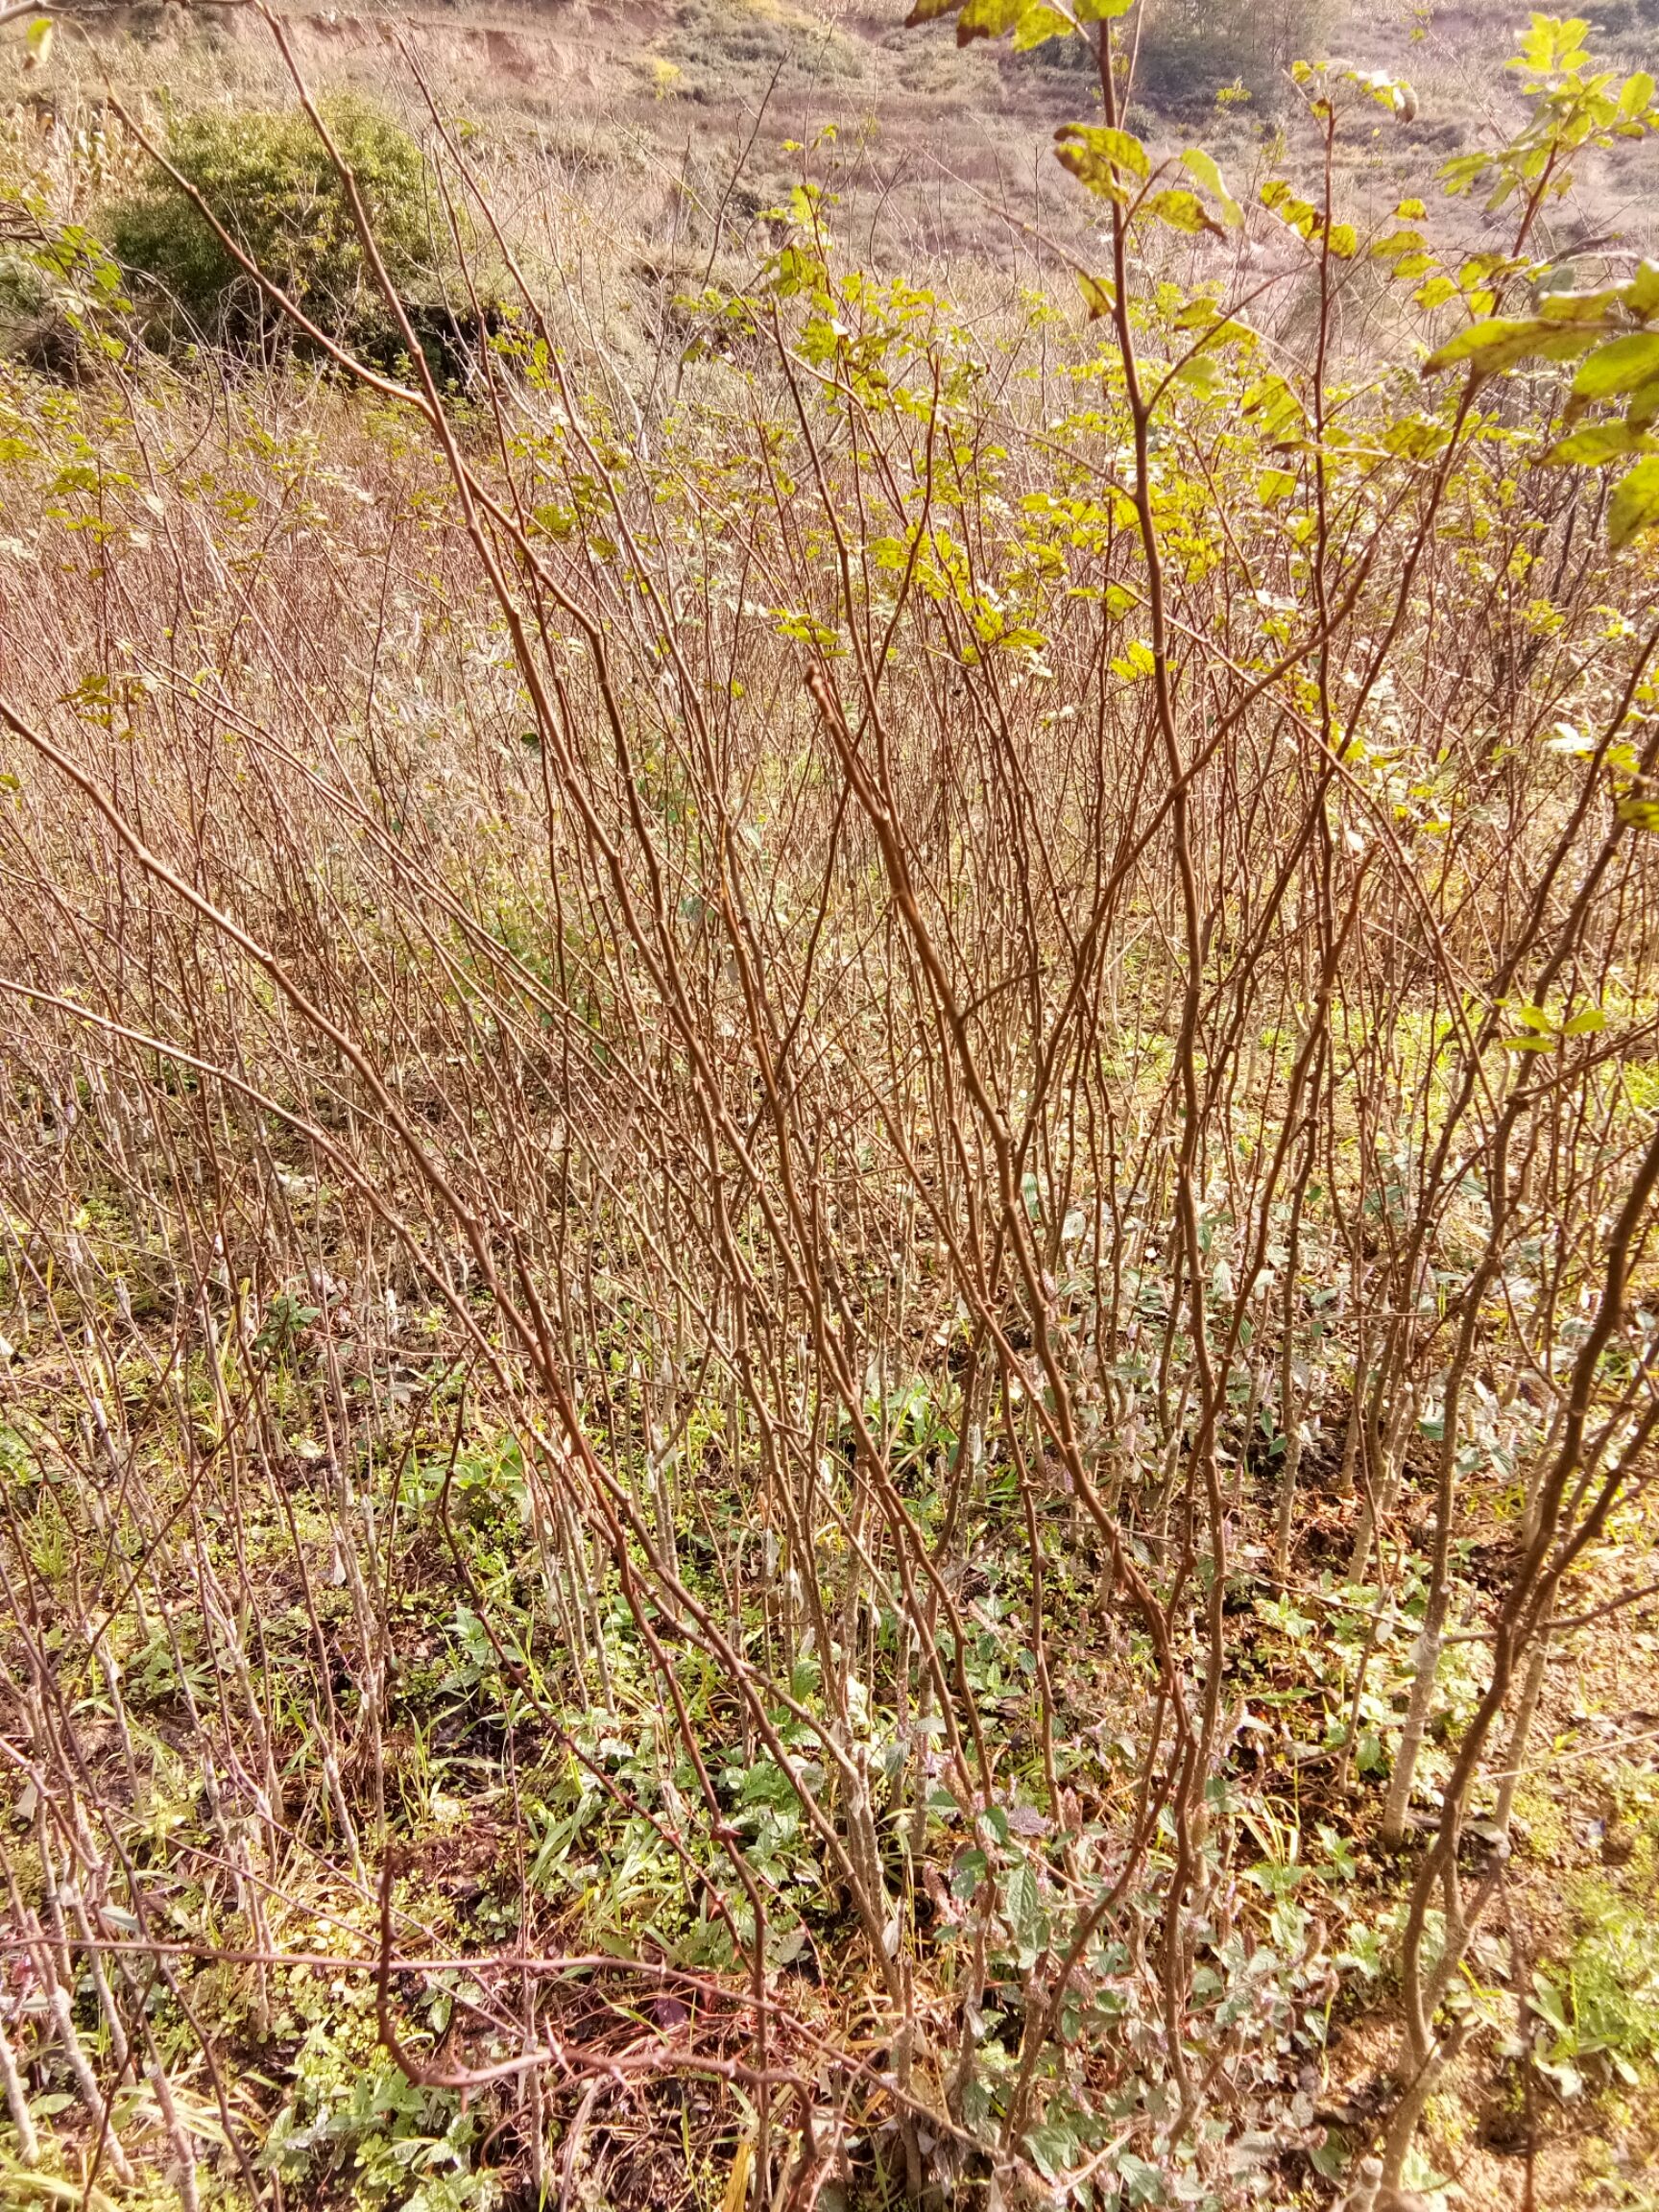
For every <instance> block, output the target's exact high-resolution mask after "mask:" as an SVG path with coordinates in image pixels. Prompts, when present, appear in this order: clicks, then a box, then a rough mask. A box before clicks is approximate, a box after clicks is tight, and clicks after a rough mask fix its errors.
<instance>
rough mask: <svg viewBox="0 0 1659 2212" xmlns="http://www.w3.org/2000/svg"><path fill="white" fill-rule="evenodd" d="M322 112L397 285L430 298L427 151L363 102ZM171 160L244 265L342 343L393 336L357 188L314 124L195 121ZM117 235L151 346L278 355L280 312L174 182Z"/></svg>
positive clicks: (257, 117)
mask: <svg viewBox="0 0 1659 2212" xmlns="http://www.w3.org/2000/svg"><path fill="white" fill-rule="evenodd" d="M323 112H324V116H325V121H326V122H327V125H328V128H329V130H330V132H332V133H333V136H334V139H335V142H336V143H337V144H338V146H339V148H340V151H341V153H342V154H343V155H344V156H345V157H346V159H347V160H348V161H349V164H350V166H351V169H352V171H353V173H354V175H355V176H356V179H357V181H358V185H359V187H360V189H361V191H362V193H363V197H364V201H365V203H366V204H367V206H368V209H369V213H370V217H371V220H372V222H373V226H374V232H375V237H376V241H377V243H378V245H379V249H380V252H381V255H382V257H383V258H384V260H385V262H386V266H387V270H388V273H389V274H390V276H391V277H392V279H393V281H394V283H396V284H397V287H398V289H399V291H400V292H409V293H412V294H415V295H421V294H422V293H425V294H429V293H430V292H431V290H432V288H433V277H434V275H435V255H434V251H433V245H432V225H431V221H430V214H431V210H430V207H429V202H428V193H427V181H428V180H427V169H426V161H425V157H424V156H423V155H422V154H421V148H420V147H419V145H418V144H417V143H416V141H415V140H414V139H413V138H412V137H411V136H410V134H409V133H408V132H407V131H405V130H403V129H402V127H401V126H400V125H399V124H397V123H396V122H394V121H393V120H392V118H391V117H390V116H388V115H384V114H382V113H381V112H379V110H377V109H376V108H372V107H370V106H369V105H368V103H367V102H365V101H362V100H358V99H355V98H352V97H349V96H344V97H341V98H338V99H334V100H330V101H327V102H325V104H324V108H323ZM167 155H168V159H169V160H170V161H171V162H172V163H173V165H174V167H175V168H176V169H177V170H178V171H179V173H180V176H182V177H183V178H185V179H187V180H188V181H189V182H190V183H191V184H192V185H194V186H195V188H196V190H197V191H198V192H199V193H200V194H201V195H202V199H203V201H204V203H205V204H206V205H207V206H208V207H209V208H210V209H211V210H212V212H213V214H214V216H215V217H216V219H217V220H218V221H219V222H220V223H221V224H222V225H223V226H224V228H225V229H226V230H227V231H228V233H229V235H230V236H231V237H233V238H234V239H235V240H236V242H237V244H238V245H239V246H240V247H241V248H242V250H243V251H244V252H246V253H247V254H248V255H249V256H250V258H251V259H252V260H254V261H256V262H257V264H258V265H259V267H260V268H261V269H262V270H263V271H264V272H265V274H266V275H267V276H270V277H271V278H272V279H273V280H274V281H275V282H276V283H277V284H279V285H281V287H282V288H283V290H284V291H285V292H287V293H288V294H289V296H290V297H291V298H292V299H294V300H296V301H298V302H299V303H300V305H301V306H302V307H303V309H304V311H305V313H306V314H307V315H308V316H309V317H310V319H311V320H312V321H313V322H314V323H316V324H317V325H319V326H320V327H321V328H322V329H324V330H325V331H326V332H327V333H328V335H329V336H330V337H335V338H349V339H351V340H352V341H353V342H354V343H357V344H359V345H363V344H367V345H370V346H371V347H376V348H377V347H378V346H379V345H380V344H382V343H383V342H384V340H385V339H386V338H387V337H389V336H390V333H391V319H390V316H389V314H388V311H387V308H386V305H385V302H384V301H383V299H382V298H381V296H380V293H379V290H378V287H377V286H376V284H375V282H374V279H373V274H372V273H371V272H370V270H369V269H368V267H367V266H366V263H365V259H364V254H363V248H362V244H361V242H360V240H359V238H358V235H357V229H356V226H355V224H354V223H353V221H352V217H351V209H350V205H349V202H348V199H347V195H346V189H345V186H344V185H343V183H342V182H341V180H340V177H339V174H338V172H337V171H336V169H335V167H334V165H333V163H332V161H331V160H330V159H329V157H328V155H327V152H326V151H325V148H324V146H323V143H322V141H321V140H320V139H319V137H318V135H317V133H316V132H315V131H314V130H313V129H312V127H311V124H310V123H309V121H308V120H307V119H306V117H305V115H304V114H303V112H302V111H301V110H300V109H298V108H292V109H282V110H276V111H271V110H253V111H249V110H242V111H239V112H232V113H228V114H202V115H193V116H190V117H188V118H187V119H186V120H184V121H182V122H180V123H178V124H176V125H175V126H174V128H173V130H172V132H170V134H169V137H168V142H167ZM110 235H111V243H112V245H113V247H114V251H115V254H116V258H117V259H118V260H119V261H120V262H121V263H122V265H123V267H124V268H125V269H126V270H127V272H128V274H129V276H130V277H131V278H132V284H133V291H134V297H135V299H136V300H138V301H140V302H141V304H142V306H143V308H144V310H145V312H146V315H147V317H148V320H149V323H150V327H151V332H152V335H153V337H156V338H158V339H160V340H161V341H162V342H164V343H165V342H169V341H174V342H176V341H178V340H180V339H183V338H187V337H197V336H200V337H205V338H208V339H211V340H214V341H216V342H219V343H224V344H228V345H231V346H236V347H248V346H251V345H253V346H259V345H265V344H269V343H273V342H280V337H281V331H282V318H281V315H280V313H279V311H278V310H276V309H275V308H274V307H273V306H272V305H271V304H270V302H269V301H267V300H266V299H265V298H264V296H263V295H262V293H261V292H260V289H259V287H258V285H257V284H255V283H254V281H253V279H252V277H251V276H249V275H248V274H247V272H246V271H245V270H243V269H242V268H240V267H239V266H238V264H237V262H236V260H235V258H234V256H233V255H232V254H231V253H230V252H228V251H227V249H226V247H225V246H224V245H223V244H222V242H221V241H220V239H219V238H218V237H217V236H216V235H215V233H214V231H213V229H212V228H211V226H210V225H209V224H208V223H207V222H206V221H205V220H204V217H203V215H202V213H201V211H200V209H199V208H198V207H197V206H196V205H195V204H194V203H193V201H192V200H191V199H190V197H189V195H188V194H187V193H186V192H184V191H182V190H181V189H180V186H179V185H178V184H177V183H176V182H175V181H174V180H173V179H172V178H171V177H169V176H168V175H167V174H166V172H165V171H162V170H159V169H158V170H157V172H156V177H155V180H154V181H153V182H152V183H151V185H150V186H149V188H148V189H147V190H146V191H145V192H144V193H143V194H142V195H141V196H140V197H139V198H136V199H133V200H130V201H128V202H126V203H125V204H123V205H121V206H120V207H118V208H117V209H116V210H115V212H114V214H113V217H112V219H111V225H110Z"/></svg>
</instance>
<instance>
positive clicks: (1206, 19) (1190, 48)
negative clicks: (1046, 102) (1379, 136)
mask: <svg viewBox="0 0 1659 2212" xmlns="http://www.w3.org/2000/svg"><path fill="white" fill-rule="evenodd" d="M1328 13H1329V10H1328V8H1327V7H1326V5H1325V0H1158V4H1157V5H1156V6H1155V7H1153V8H1150V9H1148V10H1147V12H1146V19H1145V23H1144V25H1143V26H1142V33H1141V51H1140V54H1139V56H1138V59H1137V65H1136V72H1135V84H1136V90H1137V91H1138V92H1139V93H1140V94H1141V96H1142V98H1144V99H1146V100H1149V101H1150V102H1151V103H1152V105H1153V106H1154V107H1155V108H1163V109H1164V110H1166V112H1168V113H1172V114H1175V113H1180V112H1182V111H1183V110H1190V109H1193V108H1208V107H1209V106H1210V105H1211V104H1212V103H1213V102H1214V98H1215V95H1216V93H1217V92H1219V91H1221V90H1222V89H1223V88H1224V87H1225V86H1227V85H1230V84H1239V85H1242V86H1243V88H1244V90H1245V91H1247V92H1248V93H1249V95H1250V97H1251V99H1252V100H1253V101H1254V102H1255V103H1256V104H1257V105H1258V106H1259V107H1262V108H1273V107H1275V106H1277V105H1278V103H1279V100H1280V98H1281V97H1282V95H1283V92H1284V89H1285V72H1286V69H1287V68H1288V67H1289V65H1290V63H1291V62H1292V61H1296V60H1317V59H1318V58H1319V53H1320V50H1321V45H1322V36H1323V32H1324V29H1325V21H1326V17H1327V15H1328Z"/></svg>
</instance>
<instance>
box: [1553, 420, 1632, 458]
mask: <svg viewBox="0 0 1659 2212" xmlns="http://www.w3.org/2000/svg"><path fill="white" fill-rule="evenodd" d="M1652 443H1653V441H1652V440H1651V439H1650V438H1645V437H1644V436H1643V435H1642V433H1641V432H1640V431H1639V430H1633V429H1632V428H1631V427H1630V425H1629V423H1628V422H1591V423H1587V424H1586V425H1585V427H1584V428H1583V429H1582V430H1575V431H1573V432H1572V434H1571V435H1570V436H1569V437H1566V438H1563V439H1562V440H1561V442H1560V444H1559V445H1551V448H1550V450H1549V452H1548V453H1546V454H1545V456H1544V458H1545V460H1546V461H1548V462H1552V463H1554V464H1556V465H1557V466H1558V467H1561V468H1569V467H1571V468H1578V469H1599V467H1600V466H1601V464H1602V462H1604V461H1617V460H1619V459H1620V458H1621V456H1622V455H1623V454H1625V453H1645V452H1647V450H1648V448H1649V447H1650V446H1651V445H1652Z"/></svg>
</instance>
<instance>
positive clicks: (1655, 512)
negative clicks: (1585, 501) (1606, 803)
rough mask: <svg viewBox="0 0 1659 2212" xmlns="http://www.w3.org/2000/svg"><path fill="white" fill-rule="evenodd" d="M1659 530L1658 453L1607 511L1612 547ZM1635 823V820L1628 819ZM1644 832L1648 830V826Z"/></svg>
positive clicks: (1634, 472)
mask: <svg viewBox="0 0 1659 2212" xmlns="http://www.w3.org/2000/svg"><path fill="white" fill-rule="evenodd" d="M1656 526H1659V453H1655V454H1652V455H1650V456H1649V457H1648V459H1647V460H1646V461H1638V462H1637V464H1636V466H1635V468H1634V469H1631V470H1630V471H1629V473H1628V474H1627V475H1624V476H1622V477H1621V478H1620V479H1619V483H1618V485H1617V487H1616V488H1615V490H1614V493H1613V497H1612V499H1611V500H1610V501H1609V502H1608V507H1607V539H1608V542H1609V543H1610V544H1612V545H1615V546H1618V545H1628V544H1629V542H1630V541H1631V539H1632V538H1637V537H1640V536H1641V534H1642V532H1643V531H1644V530H1651V529H1653V528H1655V527H1656ZM1628 819H1630V820H1634V819H1635V817H1634V816H1630V817H1628ZM1640 827H1641V828H1643V829H1646V828H1647V827H1648V825H1647V823H1643V824H1641V825H1640Z"/></svg>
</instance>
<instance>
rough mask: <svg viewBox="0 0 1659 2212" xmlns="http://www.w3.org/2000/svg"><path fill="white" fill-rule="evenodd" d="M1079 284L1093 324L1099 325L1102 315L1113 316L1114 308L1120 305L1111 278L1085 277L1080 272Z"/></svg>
mask: <svg viewBox="0 0 1659 2212" xmlns="http://www.w3.org/2000/svg"><path fill="white" fill-rule="evenodd" d="M1077 282H1078V284H1079V285H1080V286H1081V288H1082V292H1083V301H1084V304H1085V306H1086V307H1087V308H1088V310H1089V320H1090V322H1091V323H1098V322H1099V320H1100V318H1101V316H1102V315H1110V314H1111V312H1112V310H1113V308H1114V307H1115V306H1116V305H1117V304H1118V295H1117V293H1116V292H1115V291H1114V290H1113V288H1112V284H1111V281H1110V279H1109V278H1107V277H1105V276H1084V275H1083V274H1082V273H1081V272H1079V274H1078V277H1077Z"/></svg>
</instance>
